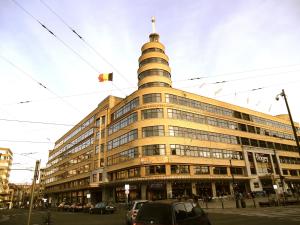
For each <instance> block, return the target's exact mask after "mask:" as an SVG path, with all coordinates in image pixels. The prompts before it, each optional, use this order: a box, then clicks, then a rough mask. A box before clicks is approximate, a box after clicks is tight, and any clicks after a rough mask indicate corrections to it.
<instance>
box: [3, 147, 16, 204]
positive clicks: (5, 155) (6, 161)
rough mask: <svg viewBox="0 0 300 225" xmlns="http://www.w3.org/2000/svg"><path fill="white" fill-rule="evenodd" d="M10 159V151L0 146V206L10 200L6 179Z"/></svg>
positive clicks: (9, 167) (8, 172)
mask: <svg viewBox="0 0 300 225" xmlns="http://www.w3.org/2000/svg"><path fill="white" fill-rule="evenodd" d="M12 160H13V153H12V151H11V150H10V149H9V148H0V206H8V205H9V202H10V192H9V186H8V180H9V175H10V169H11V165H12Z"/></svg>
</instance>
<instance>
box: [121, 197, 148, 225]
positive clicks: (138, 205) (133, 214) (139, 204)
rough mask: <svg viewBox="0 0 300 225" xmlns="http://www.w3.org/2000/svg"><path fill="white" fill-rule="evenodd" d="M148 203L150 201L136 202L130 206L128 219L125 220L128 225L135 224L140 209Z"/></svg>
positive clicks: (127, 214)
mask: <svg viewBox="0 0 300 225" xmlns="http://www.w3.org/2000/svg"><path fill="white" fill-rule="evenodd" d="M146 202H148V200H136V201H133V202H132V204H130V205H129V207H128V211H127V213H126V218H125V219H126V224H127V225H131V224H132V223H133V221H134V220H135V217H136V215H137V213H138V211H139V209H140V208H141V207H142V205H143V204H144V203H146Z"/></svg>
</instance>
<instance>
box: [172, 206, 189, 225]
mask: <svg viewBox="0 0 300 225" xmlns="http://www.w3.org/2000/svg"><path fill="white" fill-rule="evenodd" d="M174 211H175V217H176V220H177V221H182V220H185V219H186V218H187V213H186V209H185V207H184V204H183V203H178V204H176V205H175V206H174Z"/></svg>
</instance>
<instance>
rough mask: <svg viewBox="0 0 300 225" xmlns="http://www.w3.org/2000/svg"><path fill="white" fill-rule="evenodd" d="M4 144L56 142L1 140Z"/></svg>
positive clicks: (44, 142)
mask: <svg viewBox="0 0 300 225" xmlns="http://www.w3.org/2000/svg"><path fill="white" fill-rule="evenodd" d="M0 141H3V142H11V143H32V144H54V142H49V141H48V142H46V141H28V140H8V139H0Z"/></svg>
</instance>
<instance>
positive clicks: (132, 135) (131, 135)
mask: <svg viewBox="0 0 300 225" xmlns="http://www.w3.org/2000/svg"><path fill="white" fill-rule="evenodd" d="M137 137H138V132H137V129H135V130H132V131H129V132H128V133H126V134H123V135H121V136H119V137H117V138H115V139H113V140H111V141H109V142H108V143H107V150H108V151H109V150H111V149H113V148H117V147H119V146H121V145H123V144H126V143H128V142H130V141H133V140H135V139H137Z"/></svg>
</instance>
